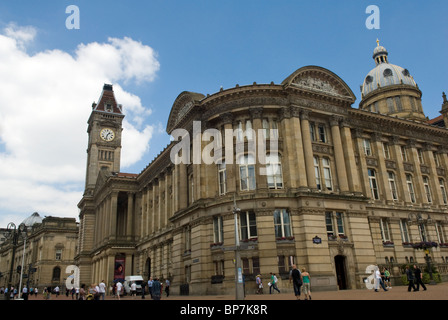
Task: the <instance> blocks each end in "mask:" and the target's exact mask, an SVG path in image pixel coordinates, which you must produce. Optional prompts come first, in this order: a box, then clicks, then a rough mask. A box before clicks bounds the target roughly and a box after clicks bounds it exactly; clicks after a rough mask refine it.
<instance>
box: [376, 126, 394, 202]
mask: <svg viewBox="0 0 448 320" xmlns="http://www.w3.org/2000/svg"><path fill="white" fill-rule="evenodd" d="M372 138H373V142H374V144H375V146H376V148H375V149H376V153H377V157H378V178H379V180H380V182H381V189H380V191H384V192H383V196H384V198H385V199H386V202H388V203H391V202H392V201H393V198H392V191H391V188H390V184H389V173H388V170H387V168H386V161H385V159H384V152H383V142H382V135H381V133H374V134H373V135H372ZM396 185H397V182H396V181H395V186H396ZM397 191H398V190H397Z"/></svg>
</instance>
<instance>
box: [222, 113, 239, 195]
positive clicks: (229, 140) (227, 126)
mask: <svg viewBox="0 0 448 320" xmlns="http://www.w3.org/2000/svg"><path fill="white" fill-rule="evenodd" d="M222 119H223V123H224V148H225V160H226V179H227V181H226V188H227V193H234V192H236V190H237V188H236V185H237V172H236V170H237V169H236V168H237V166H236V164H235V161H236V159H235V157H234V154H235V152H234V144H233V127H232V121H233V115H232V114H231V113H225V114H224V115H222Z"/></svg>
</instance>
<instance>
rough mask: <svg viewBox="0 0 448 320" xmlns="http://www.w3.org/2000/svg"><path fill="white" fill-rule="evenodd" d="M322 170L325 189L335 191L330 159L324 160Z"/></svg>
mask: <svg viewBox="0 0 448 320" xmlns="http://www.w3.org/2000/svg"><path fill="white" fill-rule="evenodd" d="M322 169H323V171H324V181H325V188H326V189H327V190H333V180H332V178H331V167H330V159H328V158H322Z"/></svg>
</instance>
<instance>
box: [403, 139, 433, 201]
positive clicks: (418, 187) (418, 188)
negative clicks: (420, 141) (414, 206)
mask: <svg viewBox="0 0 448 320" xmlns="http://www.w3.org/2000/svg"><path fill="white" fill-rule="evenodd" d="M407 148H408V157H409V158H410V159H411V162H412V164H413V166H414V182H415V194H416V196H418V197H420V200H421V203H422V204H423V205H425V204H426V205H427V204H428V200H427V197H426V191H425V187H424V185H423V176H422V171H421V167H420V163H419V161H418V154H417V148H416V147H415V140H413V139H411V140H409V141H408V145H407ZM431 191H432V190H431ZM431 196H433V193H432V192H431Z"/></svg>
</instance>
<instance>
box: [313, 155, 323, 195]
mask: <svg viewBox="0 0 448 320" xmlns="http://www.w3.org/2000/svg"><path fill="white" fill-rule="evenodd" d="M314 175H315V178H316V186H317V189H318V190H322V185H321V179H320V167H319V158H318V157H314Z"/></svg>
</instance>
